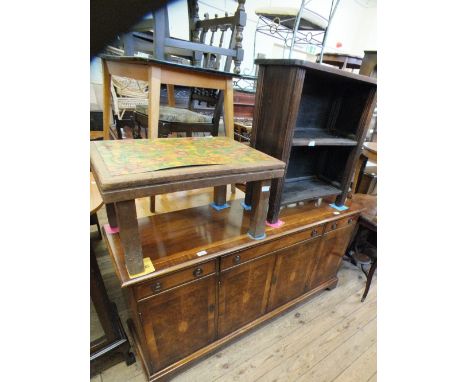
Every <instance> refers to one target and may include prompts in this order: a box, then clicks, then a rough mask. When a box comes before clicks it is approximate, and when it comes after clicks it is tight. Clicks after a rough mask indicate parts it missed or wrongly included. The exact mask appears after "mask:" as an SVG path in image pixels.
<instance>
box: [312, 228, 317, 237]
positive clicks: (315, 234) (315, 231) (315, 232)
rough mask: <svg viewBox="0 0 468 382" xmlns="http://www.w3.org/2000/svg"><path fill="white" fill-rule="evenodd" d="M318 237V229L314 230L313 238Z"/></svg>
mask: <svg viewBox="0 0 468 382" xmlns="http://www.w3.org/2000/svg"><path fill="white" fill-rule="evenodd" d="M317 235H318V231H317V230H316V229H314V230H313V231H312V237H315V236H317Z"/></svg>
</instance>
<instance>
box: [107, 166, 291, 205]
mask: <svg viewBox="0 0 468 382" xmlns="http://www.w3.org/2000/svg"><path fill="white" fill-rule="evenodd" d="M283 175H284V169H276V170H269V171H262V172H252V173H247V174H242V175H239V174H230V175H222V176H217V177H209V178H203V179H187V180H183V181H175V182H171V183H164V184H154V185H147V186H139V187H137V188H135V185H132V188H122V189H118V190H111V191H104V192H103V193H102V194H101V196H102V199H103V201H104V203H115V202H118V201H123V200H131V199H136V198H143V197H146V196H153V195H159V194H167V193H171V192H176V191H186V190H195V189H198V188H205V187H214V186H222V185H226V184H233V183H236V182H253V181H257V180H266V179H274V178H280V177H282V176H283Z"/></svg>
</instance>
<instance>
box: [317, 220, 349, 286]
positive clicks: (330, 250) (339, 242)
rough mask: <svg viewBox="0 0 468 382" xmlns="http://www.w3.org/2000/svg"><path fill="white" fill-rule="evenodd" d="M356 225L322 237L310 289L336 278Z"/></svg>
mask: <svg viewBox="0 0 468 382" xmlns="http://www.w3.org/2000/svg"><path fill="white" fill-rule="evenodd" d="M355 224H356V223H352V224H348V225H347V226H346V227H345V228H341V229H337V230H334V231H331V232H327V233H325V234H324V235H323V236H322V240H321V243H320V248H319V249H318V253H317V260H316V264H315V266H314V268H313V270H312V272H311V275H310V277H309V288H314V287H316V286H317V285H320V284H322V283H323V282H325V281H327V280H330V279H332V278H334V277H336V274H337V272H338V268H339V266H340V264H341V260H342V258H343V256H344V254H345V251H346V248H347V247H348V244H349V240H350V238H351V234H352V232H353V229H354V226H355Z"/></svg>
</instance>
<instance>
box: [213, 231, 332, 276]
mask: <svg viewBox="0 0 468 382" xmlns="http://www.w3.org/2000/svg"><path fill="white" fill-rule="evenodd" d="M322 233H323V226H318V227H314V228H313V229H308V230H305V231H301V232H298V233H295V234H291V235H287V236H286V237H284V238H282V239H281V240H273V241H270V242H267V243H263V244H262V245H258V246H255V247H253V248H251V249H247V250H245V251H240V252H236V253H233V254H232V255H228V256H223V257H222V258H221V270H225V269H228V268H231V267H234V266H236V265H238V264H242V263H244V262H246V261H249V260H252V259H254V258H256V257H260V256H262V255H265V254H267V253H269V252H273V251H276V250H278V249H281V248H284V247H287V246H289V245H292V244H295V243H299V242H301V241H304V240H307V239H310V238H311V237H319V236H320V235H322Z"/></svg>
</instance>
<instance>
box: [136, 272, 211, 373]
mask: <svg viewBox="0 0 468 382" xmlns="http://www.w3.org/2000/svg"><path fill="white" fill-rule="evenodd" d="M215 308H216V275H212V276H208V277H206V278H203V279H200V280H197V281H194V282H191V283H188V284H184V285H182V286H180V287H177V288H174V289H170V290H168V291H166V292H162V293H160V294H156V295H154V296H153V297H150V298H148V299H146V300H143V301H141V302H140V303H139V304H138V309H139V312H140V314H141V322H142V325H143V330H144V332H145V336H146V341H147V344H148V350H149V353H150V356H151V363H152V367H153V370H152V371H153V372H156V371H158V370H160V369H162V368H164V367H165V366H168V365H170V364H171V363H173V362H175V361H177V360H179V359H181V358H183V357H185V356H187V355H189V354H191V353H193V352H194V351H196V350H198V349H200V348H202V347H204V346H206V345H208V344H209V343H211V342H212V341H214V340H215V334H216V330H215Z"/></svg>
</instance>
